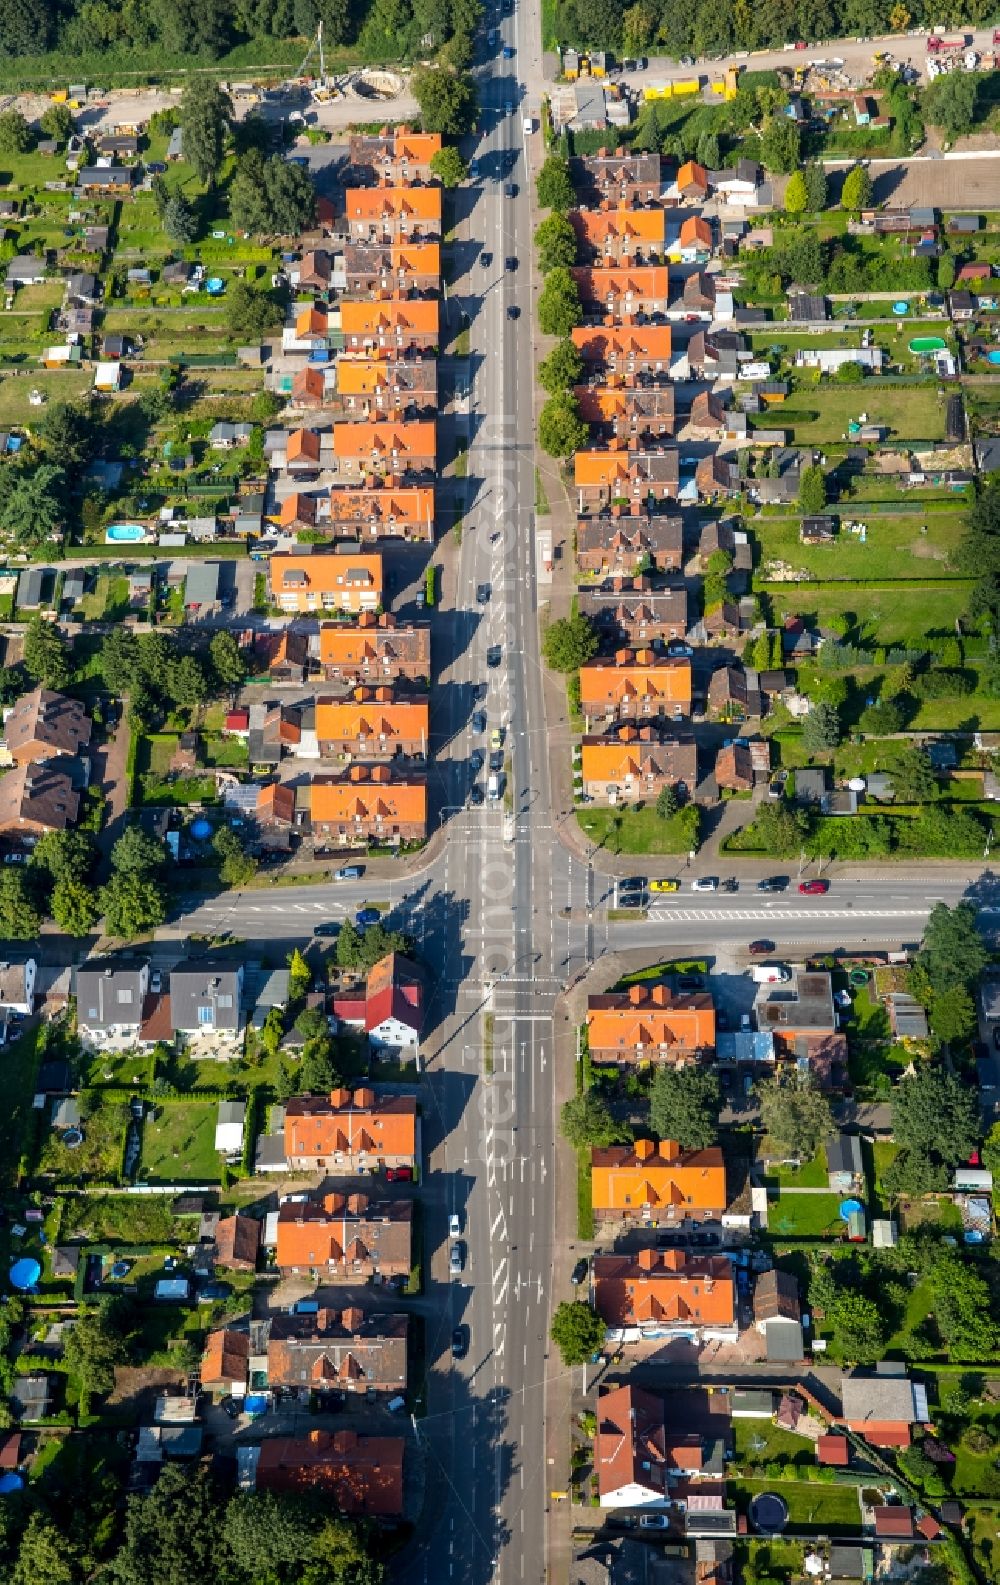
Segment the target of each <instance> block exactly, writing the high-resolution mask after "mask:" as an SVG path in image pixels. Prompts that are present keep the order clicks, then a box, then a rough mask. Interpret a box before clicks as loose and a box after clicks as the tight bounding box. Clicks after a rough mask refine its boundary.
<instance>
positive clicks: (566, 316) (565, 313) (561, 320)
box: [538, 265, 583, 336]
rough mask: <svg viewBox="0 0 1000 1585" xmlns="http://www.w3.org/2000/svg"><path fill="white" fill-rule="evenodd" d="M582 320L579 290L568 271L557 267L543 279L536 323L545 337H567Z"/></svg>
mask: <svg viewBox="0 0 1000 1585" xmlns="http://www.w3.org/2000/svg"><path fill="white" fill-rule="evenodd" d="M582 319H583V306H582V304H581V302H580V292H579V288H578V287H577V284H576V282H575V280H574V279H573V277H572V275H571V274H570V273H569V270H568V269H566V267H565V266H564V265H558V266H557V267H556V268H555V269H552V270H550V271H549V273H548V275H547V276H546V277H545V285H544V286H543V287H542V290H541V292H540V293H539V296H538V323H539V326H540V328H541V330H542V331H543V333H544V334H545V335H546V336H568V335H569V333H570V331H571V330H573V329H574V328H575V327H576V326H577V325H578V324H580V322H581V320H582Z"/></svg>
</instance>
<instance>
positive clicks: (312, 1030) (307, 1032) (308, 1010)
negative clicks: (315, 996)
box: [295, 1007, 327, 1041]
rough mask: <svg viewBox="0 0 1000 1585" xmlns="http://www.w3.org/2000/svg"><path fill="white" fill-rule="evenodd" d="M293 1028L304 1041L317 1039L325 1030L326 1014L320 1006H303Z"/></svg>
mask: <svg viewBox="0 0 1000 1585" xmlns="http://www.w3.org/2000/svg"><path fill="white" fill-rule="evenodd" d="M295 1028H296V1029H297V1030H298V1032H299V1034H300V1035H301V1036H302V1039H303V1040H304V1041H305V1040H317V1039H318V1038H319V1036H320V1035H325V1034H326V1032H327V1025H326V1014H325V1013H324V1012H323V1010H322V1008H320V1007H303V1009H302V1011H301V1013H300V1014H299V1016H298V1018H296V1020H295Z"/></svg>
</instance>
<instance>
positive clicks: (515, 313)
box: [507, 303, 521, 319]
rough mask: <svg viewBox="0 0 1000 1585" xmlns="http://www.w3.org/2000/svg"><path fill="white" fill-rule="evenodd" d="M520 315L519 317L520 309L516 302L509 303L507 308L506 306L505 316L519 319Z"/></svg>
mask: <svg viewBox="0 0 1000 1585" xmlns="http://www.w3.org/2000/svg"><path fill="white" fill-rule="evenodd" d="M520 317H521V310H520V309H519V308H518V306H517V304H516V303H510V304H509V305H508V308H507V318H508V319H520Z"/></svg>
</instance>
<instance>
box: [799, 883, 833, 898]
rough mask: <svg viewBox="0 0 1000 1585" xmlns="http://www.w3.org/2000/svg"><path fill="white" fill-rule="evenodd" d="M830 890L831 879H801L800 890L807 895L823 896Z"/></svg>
mask: <svg viewBox="0 0 1000 1585" xmlns="http://www.w3.org/2000/svg"><path fill="white" fill-rule="evenodd" d="M829 890H830V882H829V881H819V880H815V881H800V882H799V891H800V892H802V893H803V894H804V895H805V896H806V897H822V896H823V895H824V894H825V893H826V892H828V891H829Z"/></svg>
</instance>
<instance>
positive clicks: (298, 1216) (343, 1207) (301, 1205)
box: [275, 1193, 413, 1282]
mask: <svg viewBox="0 0 1000 1585" xmlns="http://www.w3.org/2000/svg"><path fill="white" fill-rule="evenodd" d="M412 1243H413V1204H412V1202H411V1201H409V1200H369V1199H368V1197H367V1196H366V1195H364V1194H339V1193H334V1194H326V1195H323V1196H322V1197H317V1198H313V1197H311V1196H307V1195H301V1196H300V1195H295V1196H294V1197H292V1198H289V1199H284V1200H282V1201H281V1202H280V1204H279V1206H278V1229H277V1243H276V1246H275V1264H276V1265H277V1267H278V1270H279V1271H280V1272H281V1274H282V1276H285V1277H288V1276H305V1275H308V1276H312V1277H320V1278H322V1280H323V1281H324V1282H337V1281H355V1282H358V1281H367V1280H368V1279H369V1278H372V1277H379V1278H388V1277H406V1276H409V1274H410V1266H411V1263H412Z"/></svg>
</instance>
